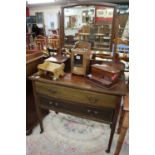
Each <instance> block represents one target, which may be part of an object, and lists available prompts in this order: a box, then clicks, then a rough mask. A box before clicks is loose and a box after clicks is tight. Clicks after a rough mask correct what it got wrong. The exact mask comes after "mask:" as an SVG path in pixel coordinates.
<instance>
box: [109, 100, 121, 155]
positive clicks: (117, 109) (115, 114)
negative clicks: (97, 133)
mask: <svg viewBox="0 0 155 155" xmlns="http://www.w3.org/2000/svg"><path fill="white" fill-rule="evenodd" d="M120 102H121V101H118V104H117V105H116V110H115V113H114V117H113V122H112V124H111V133H110V138H109V144H108V149H107V150H106V152H107V153H110V149H111V144H112V141H113V137H114V133H115V129H116V124H117V118H118V114H119V110H120Z"/></svg>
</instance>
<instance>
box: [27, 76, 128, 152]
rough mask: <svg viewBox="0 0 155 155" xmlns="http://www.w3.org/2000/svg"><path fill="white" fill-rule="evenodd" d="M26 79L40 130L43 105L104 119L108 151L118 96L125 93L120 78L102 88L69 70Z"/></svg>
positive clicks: (118, 106) (117, 110) (98, 119)
mask: <svg viewBox="0 0 155 155" xmlns="http://www.w3.org/2000/svg"><path fill="white" fill-rule="evenodd" d="M29 79H31V80H32V84H33V92H34V97H35V106H36V111H37V116H38V120H39V123H40V128H41V133H42V132H43V123H42V118H43V117H42V110H43V109H46V110H49V109H51V110H54V111H55V112H56V113H58V112H62V113H67V114H71V115H75V116H79V117H82V118H87V119H91V120H95V121H98V122H103V123H107V124H109V125H110V128H111V133H110V137H109V143H108V148H107V150H106V152H108V153H109V152H110V148H111V144H112V140H113V135H114V132H115V128H116V122H117V118H118V114H119V109H120V105H121V98H122V96H125V95H126V86H125V83H124V82H123V81H119V82H118V83H117V84H115V85H114V86H112V87H111V88H105V89H104V88H101V87H98V86H95V85H93V84H92V83H91V82H90V81H89V80H88V79H87V78H86V77H83V76H77V75H73V74H71V73H66V74H65V76H64V77H61V78H60V79H59V80H57V81H54V80H51V79H50V78H48V77H45V76H44V77H40V76H38V74H37V73H35V74H33V75H32V76H31V77H29Z"/></svg>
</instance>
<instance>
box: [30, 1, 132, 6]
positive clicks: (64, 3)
mask: <svg viewBox="0 0 155 155" xmlns="http://www.w3.org/2000/svg"><path fill="white" fill-rule="evenodd" d="M88 1H89V2H102V3H103V2H108V3H117V4H124V5H128V4H129V0H55V2H51V3H42V4H27V6H29V7H39V6H49V5H60V6H62V5H67V4H71V3H77V2H88Z"/></svg>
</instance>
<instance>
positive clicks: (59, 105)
mask: <svg viewBox="0 0 155 155" xmlns="http://www.w3.org/2000/svg"><path fill="white" fill-rule="evenodd" d="M39 104H40V106H41V107H44V108H48V109H53V110H55V111H58V112H59V111H60V112H66V113H70V114H75V115H76V114H77V115H78V116H80V115H81V116H86V117H91V118H96V119H99V120H104V121H107V122H112V119H113V114H114V109H112V108H106V107H105V108H102V109H101V108H94V107H89V106H85V105H80V104H72V103H68V102H64V101H57V100H55V99H53V98H48V97H42V96H40V97H39Z"/></svg>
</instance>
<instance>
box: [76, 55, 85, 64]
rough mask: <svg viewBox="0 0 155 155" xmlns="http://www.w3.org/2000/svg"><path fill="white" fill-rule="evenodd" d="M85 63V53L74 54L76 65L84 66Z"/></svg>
mask: <svg viewBox="0 0 155 155" xmlns="http://www.w3.org/2000/svg"><path fill="white" fill-rule="evenodd" d="M82 65H83V55H82V54H76V55H74V66H82Z"/></svg>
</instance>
